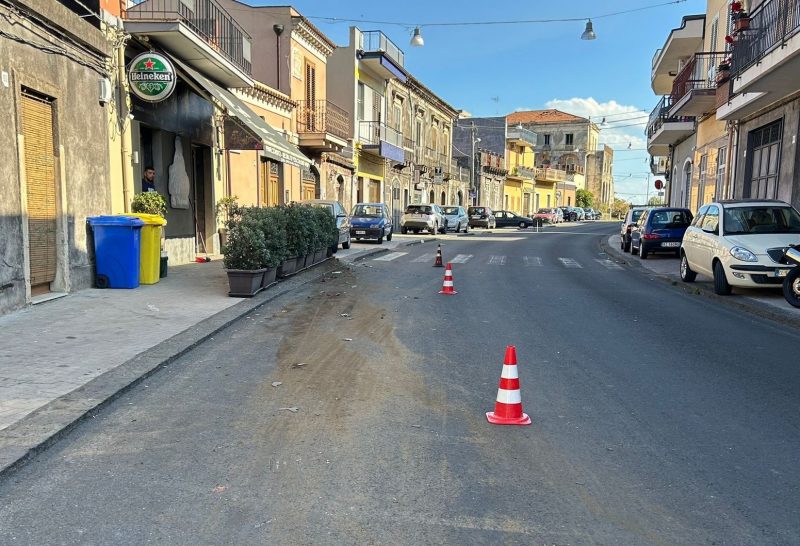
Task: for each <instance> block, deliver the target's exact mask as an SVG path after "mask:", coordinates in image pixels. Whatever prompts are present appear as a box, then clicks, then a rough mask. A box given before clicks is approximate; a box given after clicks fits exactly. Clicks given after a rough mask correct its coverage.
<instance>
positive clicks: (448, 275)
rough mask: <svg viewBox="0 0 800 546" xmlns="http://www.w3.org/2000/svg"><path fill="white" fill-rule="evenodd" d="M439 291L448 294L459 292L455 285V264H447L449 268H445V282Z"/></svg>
mask: <svg viewBox="0 0 800 546" xmlns="http://www.w3.org/2000/svg"><path fill="white" fill-rule="evenodd" d="M439 293H440V294H447V295H448V296H453V295H455V294H458V292H456V289H455V287H454V286H453V266H452V265H451V264H449V263H448V264H447V269H445V270H444V282H443V283H442V289H441V290H439Z"/></svg>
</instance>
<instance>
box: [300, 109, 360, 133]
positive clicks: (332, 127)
mask: <svg viewBox="0 0 800 546" xmlns="http://www.w3.org/2000/svg"><path fill="white" fill-rule="evenodd" d="M297 132H298V133H301V134H302V133H330V134H332V135H335V136H337V137H339V138H343V139H345V140H347V139H348V138H350V134H349V132H350V115H349V114H348V113H347V112H345V111H344V110H342V109H341V108H339V107H338V106H336V105H335V104H333V103H332V102H329V101H327V100H313V101H311V100H304V101H300V102H299V103H298V105H297Z"/></svg>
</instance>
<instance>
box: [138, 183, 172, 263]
mask: <svg viewBox="0 0 800 546" xmlns="http://www.w3.org/2000/svg"><path fill="white" fill-rule="evenodd" d="M131 212H135V213H137V214H155V215H156V216H160V217H161V218H164V219H166V218H167V201H166V200H165V199H164V198H163V197H162V196H161V194H160V193H158V192H154V191H145V192H142V193H137V194H136V195H135V196H134V197H133V200H132V201H131ZM164 235H165V234H164V228H163V227H162V229H161V237H162V238H163V237H164ZM163 249H164V245H163V241H162V244H161V248H160V250H161V252H160V253H159V262H160V263H159V266H158V276H159V278H162V279H163V278H164V277H166V276H167V262H168V260H169V258H168V257H167V253H166V252H164V251H163Z"/></svg>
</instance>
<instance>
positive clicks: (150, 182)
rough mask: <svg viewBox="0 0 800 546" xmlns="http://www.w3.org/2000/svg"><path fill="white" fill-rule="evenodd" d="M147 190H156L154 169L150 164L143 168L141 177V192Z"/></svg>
mask: <svg viewBox="0 0 800 546" xmlns="http://www.w3.org/2000/svg"><path fill="white" fill-rule="evenodd" d="M148 191H153V192H154V191H156V170H155V169H154V168H153V167H152V166H151V165H148V166H147V167H145V168H144V176H143V177H142V193H144V192H148Z"/></svg>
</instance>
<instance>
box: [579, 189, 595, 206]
mask: <svg viewBox="0 0 800 546" xmlns="http://www.w3.org/2000/svg"><path fill="white" fill-rule="evenodd" d="M593 203H594V194H592V192H590V191H589V190H584V189H580V190H578V191H577V192H575V204H576V205H577V206H579V207H581V208H586V207H591V206H592V204H593Z"/></svg>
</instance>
